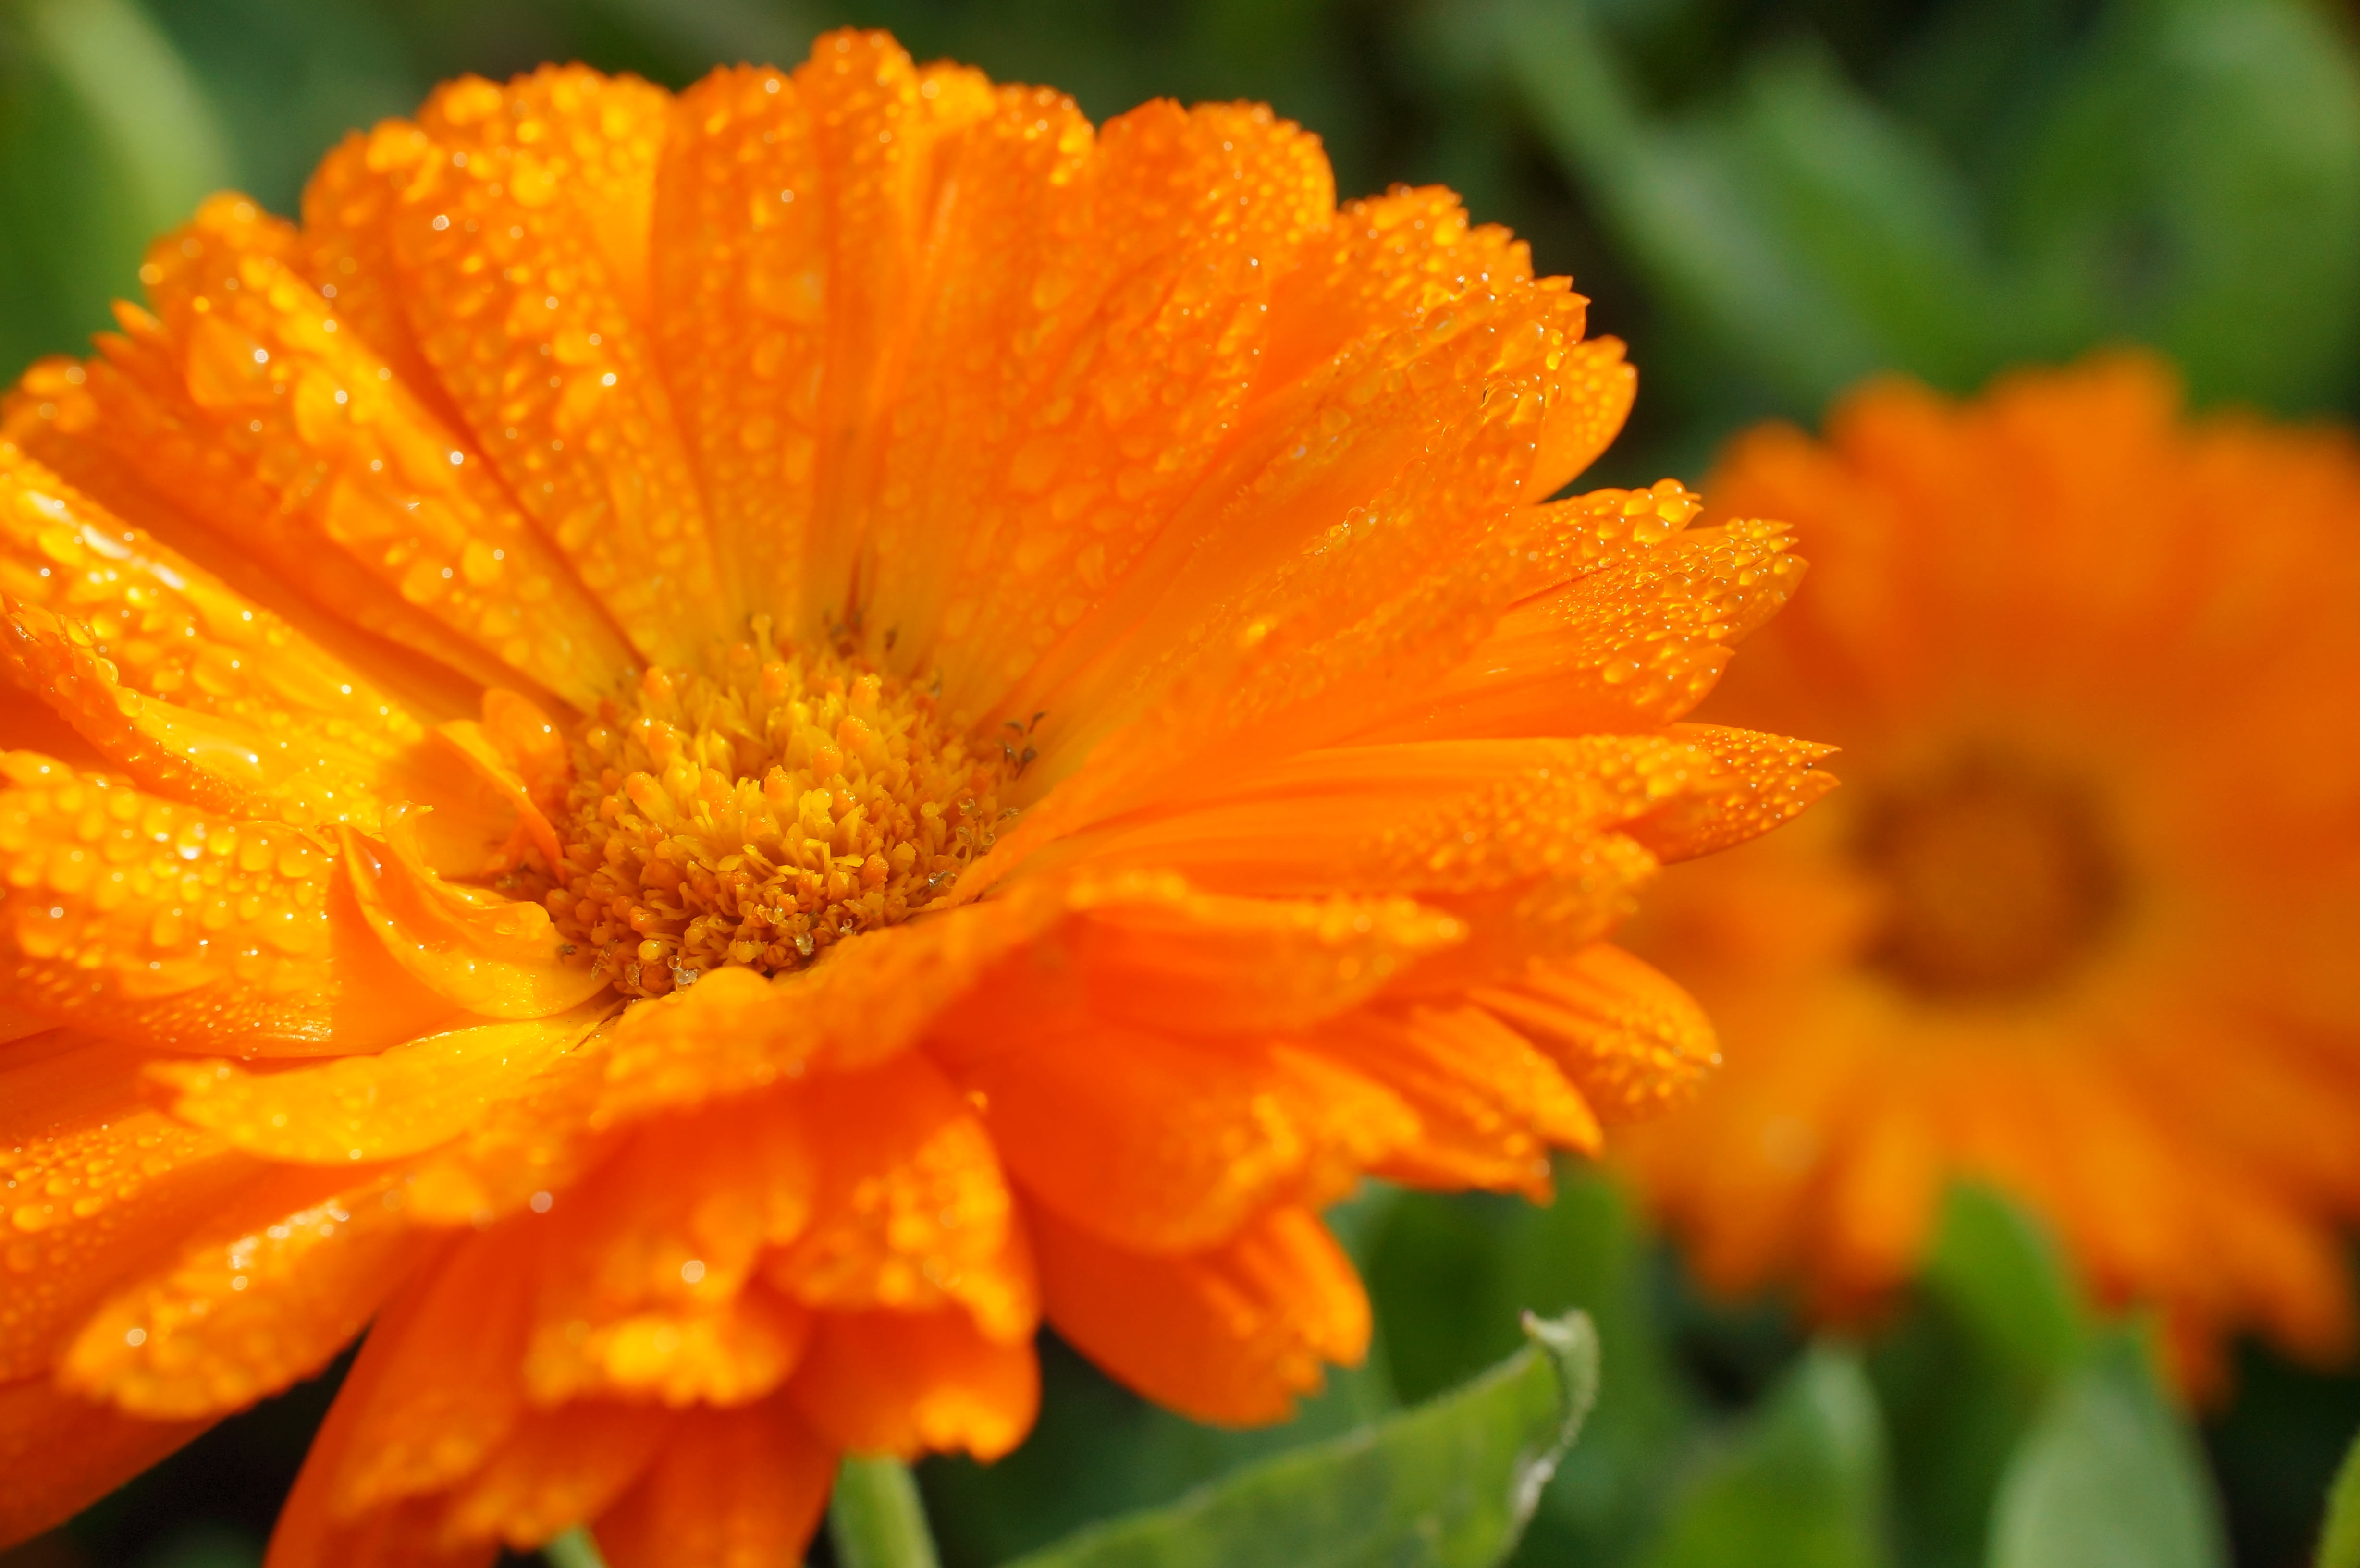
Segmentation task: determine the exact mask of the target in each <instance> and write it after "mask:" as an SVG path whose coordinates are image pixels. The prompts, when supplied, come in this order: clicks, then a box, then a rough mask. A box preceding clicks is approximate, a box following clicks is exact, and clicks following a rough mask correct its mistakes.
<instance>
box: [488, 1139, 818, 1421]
mask: <svg viewBox="0 0 2360 1568" xmlns="http://www.w3.org/2000/svg"><path fill="white" fill-rule="evenodd" d="M814 1165H815V1161H814V1150H813V1148H812V1143H811V1139H810V1137H809V1135H808V1134H807V1133H806V1132H805V1131H804V1128H803V1121H802V1118H801V1116H800V1115H799V1114H798V1112H797V1109H796V1107H795V1106H794V1105H793V1104H792V1101H790V1100H789V1099H788V1098H787V1097H786V1096H784V1095H782V1094H775V1093H774V1094H767V1095H752V1096H747V1097H745V1098H743V1099H740V1100H737V1101H734V1102H731V1103H728V1104H727V1105H721V1106H717V1107H713V1108H710V1109H707V1110H705V1111H701V1112H697V1113H694V1114H692V1115H688V1116H670V1117H663V1118H660V1119H657V1120H655V1121H651V1122H648V1123H643V1124H641V1125H639V1127H636V1128H634V1129H633V1131H632V1132H631V1134H630V1135H629V1137H628V1140H627V1141H626V1142H625V1143H624V1145H623V1147H622V1148H621V1149H619V1150H618V1151H617V1153H616V1154H615V1155H613V1156H612V1157H611V1158H610V1159H608V1160H606V1163H605V1164H604V1165H602V1166H601V1167H600V1169H599V1170H598V1171H596V1172H595V1174H594V1175H593V1176H591V1178H590V1179H589V1180H588V1181H584V1182H582V1183H580V1184H579V1185H576V1186H573V1187H570V1188H568V1189H567V1190H565V1191H564V1192H563V1193H556V1194H552V1195H551V1198H552V1201H551V1203H546V1204H544V1205H543V1206H544V1208H547V1209H550V1210H551V1212H550V1213H549V1215H548V1217H547V1218H546V1219H540V1220H535V1221H531V1222H529V1223H530V1225H532V1226H533V1227H534V1228H535V1229H536V1230H537V1231H539V1232H541V1233H545V1239H544V1241H543V1243H542V1245H543V1246H544V1247H545V1248H546V1261H545V1263H544V1265H543V1268H542V1274H543V1283H542V1287H541V1293H540V1300H539V1301H538V1303H537V1305H536V1309H535V1312H536V1318H537V1327H536V1329H535V1338H534V1345H535V1348H534V1351H533V1371H532V1376H533V1377H534V1379H535V1388H536V1390H537V1397H539V1398H541V1399H558V1398H561V1397H564V1396H566V1395H568V1394H571V1393H573V1392H576V1391H579V1390H583V1389H590V1390H598V1389H612V1390H616V1391H624V1392H628V1391H635V1390H638V1389H639V1388H646V1387H650V1386H654V1385H656V1384H661V1386H662V1387H663V1388H666V1389H669V1390H672V1392H674V1393H678V1392H680V1391H682V1390H685V1389H687V1388H690V1387H691V1385H692V1381H693V1380H694V1379H696V1378H699V1377H705V1378H706V1380H707V1382H708V1383H709V1382H710V1380H711V1379H710V1377H708V1375H707V1374H706V1373H705V1372H703V1371H700V1370H699V1369H700V1367H703V1365H704V1362H703V1360H701V1359H700V1358H701V1357H705V1356H706V1355H707V1354H708V1351H709V1350H710V1349H711V1348H712V1347H713V1346H716V1345H718V1346H722V1347H723V1348H726V1347H727V1345H726V1344H725V1342H728V1343H735V1342H736V1341H743V1342H745V1343H746V1345H748V1346H750V1348H749V1349H748V1350H746V1351H745V1353H744V1354H745V1356H746V1357H747V1358H748V1368H750V1367H751V1366H752V1363H753V1361H754V1360H756V1359H759V1362H760V1364H761V1366H762V1367H768V1368H770V1371H767V1372H761V1373H759V1376H757V1375H756V1373H755V1372H754V1371H752V1370H748V1369H741V1370H742V1371H743V1373H744V1375H743V1377H739V1379H738V1381H737V1382H733V1383H732V1384H731V1387H732V1388H737V1389H738V1390H739V1393H738V1394H737V1397H739V1398H742V1397H746V1394H745V1391H744V1390H745V1389H746V1388H748V1387H749V1385H748V1383H747V1382H746V1381H745V1379H746V1378H748V1377H750V1378H752V1379H753V1380H754V1382H757V1383H759V1384H760V1386H761V1387H763V1388H767V1387H768V1386H769V1382H770V1381H775V1377H774V1376H773V1374H782V1373H783V1371H784V1369H785V1368H786V1367H788V1366H790V1365H792V1361H793V1359H794V1356H796V1355H799V1354H800V1352H801V1347H802V1335H803V1323H802V1315H801V1313H800V1312H784V1313H781V1312H778V1311H776V1310H774V1307H773V1305H772V1304H770V1303H763V1302H756V1303H753V1304H752V1305H750V1306H749V1307H748V1310H747V1312H745V1313H743V1314H738V1315H736V1316H732V1315H731V1314H730V1312H729V1309H730V1304H731V1302H732V1301H734V1300H735V1299H736V1298H737V1296H738V1295H739V1293H740V1292H741V1291H743V1290H745V1288H746V1285H747V1281H748V1278H749V1277H750V1275H751V1274H752V1272H753V1269H754V1267H755V1264H756V1262H757V1260H758V1258H759V1256H760V1255H761V1253H762V1252H763V1250H764V1249H765V1248H767V1247H781V1246H784V1245H786V1244H788V1243H791V1242H792V1241H793V1240H794V1239H795V1238H796V1237H797V1236H798V1235H799V1234H801V1232H802V1231H803V1228H804V1226H805V1225H806V1224H807V1222H808V1220H809V1217H810V1214H811V1210H812V1205H813V1203H814V1179H815V1168H814ZM667 1335H670V1336H671V1339H672V1344H671V1347H670V1348H669V1349H667V1348H665V1345H664V1340H665V1336H667ZM700 1335H702V1336H703V1338H702V1339H701V1340H700V1339H699V1338H698V1336H700ZM731 1336H735V1339H734V1340H732V1339H731ZM708 1342H709V1343H708ZM675 1360H676V1361H677V1362H678V1366H677V1367H674V1366H673V1365H672V1363H673V1361H675ZM667 1397H671V1396H670V1395H669V1394H668V1395H667ZM712 1397H716V1398H717V1397H720V1396H717V1395H716V1396H712Z"/></svg>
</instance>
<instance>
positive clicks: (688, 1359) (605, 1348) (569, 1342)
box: [524, 1281, 811, 1408]
mask: <svg viewBox="0 0 2360 1568" xmlns="http://www.w3.org/2000/svg"><path fill="white" fill-rule="evenodd" d="M567 1283H569V1282H568V1281H559V1285H560V1290H561V1292H562V1290H563V1286H564V1285H565V1284H567ZM567 1300H568V1298H567V1296H566V1295H564V1294H563V1293H558V1294H556V1295H555V1299H554V1300H544V1301H543V1302H542V1305H541V1321H540V1323H538V1324H537V1326H536V1327H535V1329H534V1332H533V1336H532V1343H531V1345H530V1346H529V1347H528V1349H527V1350H526V1353H525V1362H524V1377H525V1388H526V1392H527V1394H528V1395H529V1396H530V1398H531V1399H532V1401H533V1402H534V1403H535V1404H537V1405H542V1406H550V1405H557V1404H562V1403H564V1402H565V1401H568V1400H572V1399H602V1398H604V1399H660V1400H661V1401H662V1402H663V1403H665V1404H667V1405H671V1406H673V1407H675V1408H678V1407H681V1406H684V1405H695V1404H705V1405H742V1404H746V1403H748V1401H750V1400H754V1399H760V1398H761V1397H762V1396H763V1395H765V1394H767V1393H769V1392H770V1390H771V1389H773V1388H777V1387H778V1386H779V1385H780V1384H781V1382H783V1381H785V1379H786V1377H787V1375H788V1374H789V1373H791V1372H792V1371H793V1370H794V1368H795V1366H796V1364H797V1363H798V1362H800V1361H801V1360H802V1359H803V1352H804V1347H805V1345H807V1344H808V1343H809V1340H810V1336H811V1314H810V1313H809V1312H805V1311H803V1309H802V1308H801V1307H798V1306H795V1305H794V1304H793V1303H792V1302H788V1301H781V1300H779V1299H778V1298H777V1297H776V1296H774V1295H772V1294H771V1293H770V1291H768V1290H764V1289H762V1288H761V1287H759V1286H755V1287H753V1288H750V1289H748V1290H741V1291H739V1292H738V1293H737V1294H736V1295H734V1296H731V1297H728V1298H727V1299H726V1300H723V1301H716V1302H697V1303H694V1304H692V1305H689V1306H685V1307H674V1306H663V1307H657V1308H652V1309H650V1310H647V1311H642V1312H628V1313H625V1314H623V1315H621V1316H617V1317H612V1318H608V1319H606V1321H603V1322H595V1323H594V1322H591V1321H589V1320H588V1319H585V1318H582V1317H576V1316H568V1315H565V1314H564V1312H563V1305H564V1303H565V1301H567Z"/></svg>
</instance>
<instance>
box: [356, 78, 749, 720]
mask: <svg viewBox="0 0 2360 1568" xmlns="http://www.w3.org/2000/svg"><path fill="white" fill-rule="evenodd" d="M670 113H671V99H670V95H669V94H667V93H664V92H663V90H662V89H661V88H657V87H651V86H650V85H649V84H648V83H646V82H641V81H639V80H638V79H637V78H635V77H628V76H617V77H606V76H601V75H599V74H598V73H597V72H595V71H589V70H587V69H585V68H584V67H581V66H566V67H557V66H552V67H547V68H544V69H543V70H541V71H537V72H535V73H534V74H532V75H531V76H528V77H520V78H519V79H518V80H517V81H516V82H512V83H510V84H508V85H507V86H505V87H503V86H498V85H495V84H494V83H492V82H486V81H485V80H484V79H482V78H481V77H466V78H463V79H462V80H460V81H457V82H451V83H449V84H447V85H445V86H444V87H443V88H442V89H441V90H440V91H438V92H437V93H435V95H434V96H433V97H432V99H430V100H429V101H428V103H427V104H426V106H425V108H424V109H422V110H421V111H420V114H419V117H418V129H419V130H420V131H421V132H422V133H423V135H422V136H417V137H414V138H413V137H409V136H400V135H399V134H396V135H395V136H387V134H386V133H385V131H384V129H383V128H382V127H380V130H379V132H378V136H379V138H380V139H379V140H378V142H377V145H375V146H373V147H371V149H370V150H371V154H372V157H371V163H372V166H373V167H377V168H379V169H380V172H381V174H382V176H383V178H385V179H386V180H388V182H390V183H391V184H393V185H394V186H395V187H396V188H397V190H398V191H399V198H398V200H397V201H396V202H395V204H394V206H393V208H392V209H391V210H390V211H389V212H388V213H387V214H386V218H385V223H386V225H387V229H388V233H389V234H390V235H391V238H392V250H393V254H394V256H395V259H396V264H397V266H398V267H399V269H400V275H401V278H402V283H403V298H404V303H405V305H406V306H407V308H408V313H409V318H410V324H411V328H412V330H413V332H414V333H415V334H416V341H417V344H418V348H419V351H420V353H421V354H422V355H423V357H424V358H425V359H426V361H427V362H428V363H429V364H431V365H432V366H433V367H434V370H435V372H436V374H437V376H439V378H440V379H441V381H442V384H443V387H444V389H445V390H446V391H447V392H448V393H449V395H450V397H451V398H452V400H453V402H454V403H455V404H457V405H458V407H459V408H461V409H462V410H463V411H464V413H465V415H466V418H467V422H468V426H469V428H470V429H471V430H473V431H474V434H475V439H476V441H478V442H479V443H480V445H481V447H482V450H483V452H484V453H485V455H486V457H487V458H488V459H489V462H490V464H491V466H492V467H493V468H495V469H497V472H498V474H499V475H500V477H501V478H502V479H504V480H505V481H506V482H507V485H508V490H509V492H510V493H511V494H513V495H515V496H516V497H517V498H518V501H519V504H521V505H522V506H524V507H525V508H526V509H527V510H528V511H530V513H531V514H532V516H533V517H534V518H535V520H536V521H538V522H539V524H540V525H541V531H542V533H543V534H545V536H546V537H547V538H548V539H551V540H552V541H553V542H554V544H555V545H556V547H557V550H558V551H559V552H560V553H561V554H563V556H564V558H565V559H566V560H567V561H570V562H571V563H572V565H573V567H574V571H575V572H577V573H579V576H580V580H581V582H582V583H583V584H584V586H585V587H586V588H587V589H588V590H589V592H590V593H591V594H592V595H593V596H594V597H595V599H596V600H597V601H598V603H599V604H602V605H603V606H604V607H605V609H606V613H607V614H608V615H610V616H612V618H613V620H614V622H615V624H616V625H617V626H621V627H622V628H623V630H624V632H625V633H626V634H627V635H628V637H629V638H630V641H631V646H632V647H633V648H636V649H637V650H638V652H639V656H640V657H641V658H643V659H650V660H653V661H657V662H661V663H668V664H679V663H683V662H685V661H687V660H690V659H695V658H696V657H698V656H699V655H700V654H702V653H703V651H704V644H705V640H706V638H707V637H709V636H710V635H711V631H712V628H714V627H716V626H727V625H729V624H731V622H732V621H733V619H734V617H732V616H730V615H727V614H726V613H725V611H724V608H723V604H722V598H721V593H720V587H719V584H718V583H717V581H716V572H715V562H714V559H713V544H712V539H711V537H710V535H709V531H708V528H707V525H706V522H705V514H704V509H703V507H702V506H701V505H700V503H699V501H698V498H697V486H696V482H695V478H694V474H693V473H692V472H691V470H690V468H689V464H688V458H687V453H686V452H685V451H684V450H683V447H682V443H681V440H680V437H679V434H678V432H677V430H675V428H674V425H673V421H672V402H671V399H670V397H669V396H668V395H667V393H666V390H665V387H664V384H663V378H662V375H661V368H660V366H659V365H658V363H657V359H656V349H655V344H654V342H653V340H652V334H651V333H650V330H649V308H648V278H647V256H648V224H649V213H650V204H651V203H652V201H653V200H654V187H655V172H656V159H657V155H658V150H659V149H660V148H661V146H662V142H663V136H664V128H665V125H666V124H667V122H668V120H669V117H670ZM487 261H488V263H489V265H486V262H487ZM599 668H600V670H602V671H604V670H607V669H609V668H614V669H615V670H616V673H617V674H619V668H618V667H609V666H606V665H601V666H600V667H599ZM605 683H606V684H611V683H612V682H611V681H608V682H605Z"/></svg>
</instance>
